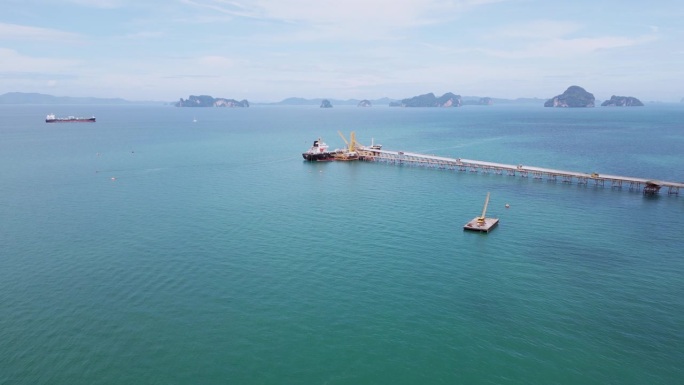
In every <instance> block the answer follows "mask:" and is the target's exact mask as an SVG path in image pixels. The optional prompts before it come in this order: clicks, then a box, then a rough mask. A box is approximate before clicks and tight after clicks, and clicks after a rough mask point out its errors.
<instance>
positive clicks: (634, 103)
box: [601, 95, 644, 107]
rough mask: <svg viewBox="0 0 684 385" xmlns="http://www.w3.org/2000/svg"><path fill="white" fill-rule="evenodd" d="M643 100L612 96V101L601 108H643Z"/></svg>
mask: <svg viewBox="0 0 684 385" xmlns="http://www.w3.org/2000/svg"><path fill="white" fill-rule="evenodd" d="M643 105H644V103H642V102H641V100H639V99H637V98H635V97H632V96H615V95H613V96H611V97H610V100H606V101H605V102H603V103H601V107H643Z"/></svg>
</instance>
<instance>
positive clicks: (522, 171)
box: [357, 146, 684, 195]
mask: <svg viewBox="0 0 684 385" xmlns="http://www.w3.org/2000/svg"><path fill="white" fill-rule="evenodd" d="M378 147H379V146H370V147H369V146H359V147H358V148H357V151H358V153H359V155H360V157H359V159H361V160H364V161H370V162H384V163H389V164H395V165H409V166H422V167H429V168H436V169H443V170H452V171H463V172H473V173H484V174H490V173H493V174H498V175H504V174H505V175H509V176H520V177H523V178H529V177H530V176H531V177H532V178H534V179H540V180H544V179H546V180H548V181H553V182H556V181H560V182H561V183H576V184H578V185H588V184H590V183H591V184H593V185H595V186H598V187H605V186H606V185H608V186H610V187H611V188H616V189H622V188H623V187H629V190H631V191H643V193H644V194H646V195H653V194H657V193H658V192H659V191H660V189H661V188H666V189H667V193H668V195H679V190H680V189H682V188H684V183H679V182H668V181H662V180H654V179H646V178H635V177H629V176H619V175H607V174H598V173H583V172H575V171H564V170H556V169H551V168H543V167H535V166H527V165H522V164H518V165H511V164H504V163H494V162H485V161H481V160H472V159H462V158H456V159H454V158H446V157H441V156H435V155H425V154H418V153H414V152H405V151H388V150H382V149H379V148H378Z"/></svg>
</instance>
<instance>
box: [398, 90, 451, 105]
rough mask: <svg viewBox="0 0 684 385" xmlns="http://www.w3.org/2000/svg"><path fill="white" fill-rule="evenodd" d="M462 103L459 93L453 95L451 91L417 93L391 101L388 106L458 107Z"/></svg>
mask: <svg viewBox="0 0 684 385" xmlns="http://www.w3.org/2000/svg"><path fill="white" fill-rule="evenodd" d="M462 104H463V102H462V100H461V95H454V94H453V93H451V92H447V93H446V94H444V95H442V96H440V97H439V98H438V97H436V96H435V94H433V93H432V92H430V93H429V94H424V95H418V96H414V97H412V98H407V99H402V100H401V101H400V102H392V103H390V104H389V106H390V107H460V106H461V105H462Z"/></svg>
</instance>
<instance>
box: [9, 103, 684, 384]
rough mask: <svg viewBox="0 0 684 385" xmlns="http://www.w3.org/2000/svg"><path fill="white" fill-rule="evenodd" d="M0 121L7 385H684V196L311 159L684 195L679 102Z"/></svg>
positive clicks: (120, 112) (12, 114) (33, 112)
mask: <svg viewBox="0 0 684 385" xmlns="http://www.w3.org/2000/svg"><path fill="white" fill-rule="evenodd" d="M49 113H54V114H56V115H57V116H68V115H74V116H85V117H89V116H93V115H94V116H96V117H97V122H96V123H69V124H46V123H45V121H44V119H45V116H46V115H47V114H49ZM0 116H2V122H1V123H0V165H1V167H0V384H32V385H36V384H55V385H57V384H69V385H78V384H84V385H86V384H87V385H94V384H264V385H270V384H355V385H356V384H395V385H396V384H473V385H477V384H544V385H547V384H582V385H591V384H620V385H622V384H635V385H636V384H639V385H644V384H682V383H683V381H684V191H680V193H679V195H673V194H668V190H667V189H663V190H661V192H660V193H659V194H658V195H655V196H648V195H644V194H642V192H641V191H639V190H636V191H635V190H630V189H629V186H627V185H625V186H623V187H622V189H618V188H612V187H611V186H610V184H609V183H606V185H605V186H604V187H600V186H598V187H597V186H595V185H594V184H593V183H589V184H587V185H578V184H576V183H572V184H568V183H562V181H560V180H559V181H557V182H553V181H548V180H546V179H542V180H539V179H534V178H532V177H530V178H523V177H520V176H519V175H518V176H508V175H506V174H505V173H504V175H497V174H495V173H489V174H483V173H475V172H467V171H466V172H460V171H458V170H451V171H450V170H439V169H430V168H423V167H411V166H406V165H404V166H399V165H390V164H384V163H379V162H319V163H309V162H305V161H304V160H303V159H302V156H301V154H302V152H304V151H306V150H307V149H308V148H309V147H310V146H311V145H312V143H313V141H314V140H316V139H318V138H321V139H322V140H323V141H324V142H326V143H327V144H328V145H329V146H330V147H331V148H343V147H344V146H345V143H344V141H343V139H342V137H341V136H344V137H345V138H349V136H350V134H351V132H352V131H354V132H355V133H356V138H357V140H358V141H359V142H361V143H363V144H366V145H369V144H371V143H374V144H382V145H383V149H387V150H396V151H410V152H418V153H425V154H434V155H439V156H445V157H451V158H465V159H476V160H482V161H491V162H499V163H506V164H514V165H517V164H523V165H529V166H538V167H546V168H554V169H560V170H570V171H580V172H587V173H592V172H596V173H599V174H601V173H605V174H613V175H623V176H632V177H642V178H648V179H655V180H665V181H673V182H683V181H684V167H683V164H684V104H657V103H653V104H648V105H646V106H644V107H638V108H608V107H596V108H585V109H557V108H543V107H542V106H540V105H513V104H512V105H503V104H501V105H492V106H463V107H460V108H448V109H442V108H414V109H411V108H390V107H386V106H374V107H371V108H358V107H356V106H334V107H333V108H329V109H322V108H318V106H274V105H253V106H251V107H249V108H233V109H230V108H175V107H172V106H169V105H120V106H113V105H72V106H67V105H60V106H55V105H3V106H0ZM340 134H341V135H340ZM347 140H348V139H347ZM487 193H489V194H490V200H489V204H488V208H487V211H486V216H487V217H496V218H499V220H500V222H499V225H498V226H497V227H496V228H494V229H493V230H492V231H491V232H490V233H473V232H464V231H463V226H464V224H465V223H466V222H468V221H470V220H472V219H473V218H474V217H477V216H479V215H481V213H482V210H483V208H484V202H485V198H486V195H487Z"/></svg>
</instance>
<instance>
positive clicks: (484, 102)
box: [463, 97, 494, 106]
mask: <svg viewBox="0 0 684 385" xmlns="http://www.w3.org/2000/svg"><path fill="white" fill-rule="evenodd" d="M492 104H494V100H493V99H492V98H490V97H484V98H479V99H474V98H468V99H466V98H463V105H464V106H468V105H470V106H491V105H492Z"/></svg>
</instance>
